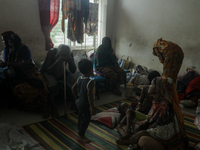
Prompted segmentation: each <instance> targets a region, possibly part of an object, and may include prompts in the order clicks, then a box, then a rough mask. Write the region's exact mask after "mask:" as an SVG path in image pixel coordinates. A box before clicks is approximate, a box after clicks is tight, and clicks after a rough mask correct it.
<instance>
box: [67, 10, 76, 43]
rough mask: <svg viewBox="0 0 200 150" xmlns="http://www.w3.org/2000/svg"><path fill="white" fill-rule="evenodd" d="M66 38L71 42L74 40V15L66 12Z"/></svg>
mask: <svg viewBox="0 0 200 150" xmlns="http://www.w3.org/2000/svg"><path fill="white" fill-rule="evenodd" d="M67 38H68V39H70V40H71V41H73V42H75V41H76V38H75V37H74V17H73V14H72V13H69V14H68V27H67Z"/></svg>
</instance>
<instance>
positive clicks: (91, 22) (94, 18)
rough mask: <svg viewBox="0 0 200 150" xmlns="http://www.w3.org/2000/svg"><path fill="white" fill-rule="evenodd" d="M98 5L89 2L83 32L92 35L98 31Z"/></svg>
mask: <svg viewBox="0 0 200 150" xmlns="http://www.w3.org/2000/svg"><path fill="white" fill-rule="evenodd" d="M98 7H99V4H95V3H89V16H88V21H87V26H86V31H85V33H86V34H87V35H89V36H94V35H96V34H97V32H98Z"/></svg>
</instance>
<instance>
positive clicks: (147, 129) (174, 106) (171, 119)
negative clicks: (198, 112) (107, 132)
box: [116, 39, 189, 150]
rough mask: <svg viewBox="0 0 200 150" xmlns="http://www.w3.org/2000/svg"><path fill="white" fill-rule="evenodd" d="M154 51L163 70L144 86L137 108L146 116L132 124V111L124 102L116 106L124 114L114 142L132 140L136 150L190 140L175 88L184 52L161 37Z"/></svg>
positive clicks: (172, 148)
mask: <svg viewBox="0 0 200 150" xmlns="http://www.w3.org/2000/svg"><path fill="white" fill-rule="evenodd" d="M153 54H154V55H155V56H157V57H159V60H160V62H161V63H162V64H163V73H162V76H161V77H159V75H156V74H155V76H154V77H153V78H154V79H153V80H152V81H151V83H150V84H151V85H150V86H149V87H147V86H145V87H143V90H142V95H141V96H140V99H139V102H140V103H139V106H138V108H137V109H136V110H137V111H140V112H142V113H144V114H147V119H146V120H145V121H143V122H142V123H141V124H139V125H137V126H135V122H134V121H133V119H134V118H135V111H134V110H133V109H132V108H131V107H130V106H129V105H128V104H126V103H122V104H120V106H119V107H118V108H119V111H120V113H122V114H123V115H124V118H123V119H122V120H121V122H120V124H119V125H118V126H117V130H118V132H119V134H120V135H121V138H119V139H118V140H117V141H116V142H117V144H131V145H132V146H133V148H134V149H135V150H137V149H138V150H140V149H143V150H147V149H148V150H150V149H152V150H162V149H163V150H165V149H168V150H177V149H188V148H189V141H188V138H187V136H186V133H185V128H184V120H183V114H182V112H181V108H180V106H179V100H178V95H177V91H176V80H177V75H178V72H179V70H180V67H181V64H182V61H183V57H184V54H183V52H182V50H181V48H180V47H179V46H178V45H177V44H175V43H172V42H170V41H165V40H162V39H159V40H158V41H157V42H156V43H155V44H154V46H153ZM147 91H148V93H147ZM124 125H125V126H124Z"/></svg>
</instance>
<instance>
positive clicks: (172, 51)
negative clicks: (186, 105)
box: [153, 38, 184, 128]
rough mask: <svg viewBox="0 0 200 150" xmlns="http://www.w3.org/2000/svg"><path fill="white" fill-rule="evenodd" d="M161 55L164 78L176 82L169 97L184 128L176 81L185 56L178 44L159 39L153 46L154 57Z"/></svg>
mask: <svg viewBox="0 0 200 150" xmlns="http://www.w3.org/2000/svg"><path fill="white" fill-rule="evenodd" d="M160 54H161V55H162V56H163V57H164V63H163V74H162V76H163V77H166V78H171V79H172V80H173V82H174V84H173V90H172V94H170V95H169V99H170V100H172V102H173V107H174V111H175V114H176V115H177V118H178V121H179V123H180V125H181V127H182V128H184V119H183V114H182V111H181V108H180V106H179V99H178V94H177V91H176V80H177V76H178V72H179V70H180V68H181V65H182V61H183V58H184V54H183V51H182V49H181V48H180V47H179V46H178V45H177V44H175V43H173V42H170V41H165V40H162V38H161V39H158V41H157V42H156V43H155V44H154V46H153V55H155V56H159V55H160ZM160 61H161V60H160ZM162 92H165V91H162Z"/></svg>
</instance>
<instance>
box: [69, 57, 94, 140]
mask: <svg viewBox="0 0 200 150" xmlns="http://www.w3.org/2000/svg"><path fill="white" fill-rule="evenodd" d="M78 68H79V70H80V72H81V73H82V74H83V76H81V77H79V78H78V80H77V82H76V83H75V84H74V86H73V87H72V91H73V94H74V96H75V98H76V99H77V101H76V104H77V109H78V130H79V131H78V135H79V138H80V140H82V141H83V142H85V143H89V142H91V141H90V140H89V139H88V138H87V137H85V132H86V130H87V128H88V125H89V123H90V118H91V115H95V108H94V103H93V96H94V92H95V88H94V80H92V79H90V77H91V76H93V63H92V61H90V60H88V59H82V60H80V61H79V63H78Z"/></svg>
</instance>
